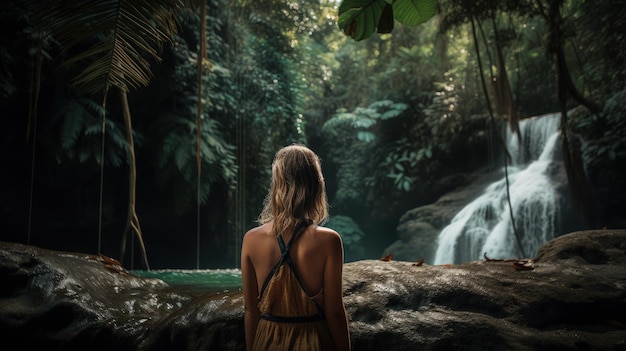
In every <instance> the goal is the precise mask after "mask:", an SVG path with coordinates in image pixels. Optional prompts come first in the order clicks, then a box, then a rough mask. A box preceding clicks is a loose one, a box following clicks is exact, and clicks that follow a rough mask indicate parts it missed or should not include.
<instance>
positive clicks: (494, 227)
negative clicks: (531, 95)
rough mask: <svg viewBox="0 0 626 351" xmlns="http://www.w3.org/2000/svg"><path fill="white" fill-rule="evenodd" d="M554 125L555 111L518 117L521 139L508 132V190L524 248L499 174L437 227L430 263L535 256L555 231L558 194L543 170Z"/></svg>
mask: <svg viewBox="0 0 626 351" xmlns="http://www.w3.org/2000/svg"><path fill="white" fill-rule="evenodd" d="M558 125H559V115H558V114H548V115H543V116H539V117H535V118H532V119H525V120H522V121H520V133H521V143H520V142H518V138H517V136H516V135H514V134H511V133H510V132H509V133H508V135H507V143H508V145H507V148H508V150H509V152H510V154H511V157H512V160H513V161H512V162H513V165H511V166H509V168H508V175H509V176H508V178H509V193H510V198H511V206H512V208H513V217H514V219H515V227H516V229H517V237H518V238H519V241H520V244H521V246H522V249H520V245H519V244H518V238H516V236H515V233H514V231H513V225H512V223H511V215H510V210H509V202H508V198H507V189H506V178H503V179H501V180H499V181H496V182H494V183H492V184H491V185H489V186H488V187H487V189H486V190H485V192H484V194H483V195H481V196H480V197H479V198H477V199H476V200H474V201H472V202H471V203H470V204H468V205H467V206H465V207H464V208H463V209H462V210H461V211H460V212H459V213H458V214H457V215H456V216H455V217H454V218H453V219H452V221H451V223H450V224H449V225H448V226H447V227H445V228H444V229H443V230H442V231H441V233H440V234H439V237H438V242H437V251H436V254H435V260H434V264H445V263H452V264H457V263H463V262H468V261H474V260H478V259H481V258H482V257H483V254H486V255H487V256H488V257H490V258H522V257H526V258H528V257H533V256H534V255H535V254H536V252H537V250H538V249H539V247H540V246H541V245H543V244H545V243H546V242H547V241H549V240H551V239H553V238H554V237H555V233H556V230H557V228H556V227H557V224H558V221H559V200H558V194H557V192H556V190H555V189H554V187H553V185H552V183H551V182H550V179H549V178H548V176H547V175H546V170H547V169H548V166H550V164H551V163H552V162H553V161H554V156H555V148H556V145H557V140H558V139H559V132H558ZM507 130H508V128H507Z"/></svg>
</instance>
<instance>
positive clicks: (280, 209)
mask: <svg viewBox="0 0 626 351" xmlns="http://www.w3.org/2000/svg"><path fill="white" fill-rule="evenodd" d="M327 218H328V199H327V198H326V189H325V183H324V176H323V175H322V166H321V162H320V159H319V157H318V156H317V155H316V154H315V153H314V152H313V151H312V150H310V149H309V148H307V147H306V146H304V145H302V144H293V145H289V146H286V147H283V148H281V149H280V150H278V152H276V155H275V156H274V162H272V185H271V187H270V191H269V193H268V194H267V197H266V198H265V201H264V206H263V211H261V214H260V215H259V219H258V222H259V223H261V224H264V223H267V222H270V221H272V220H273V221H274V225H273V232H274V234H275V235H277V236H278V235H280V234H282V233H285V232H287V231H289V230H294V229H295V228H296V226H297V225H298V224H300V223H302V222H303V221H311V222H313V223H315V224H322V223H324V222H325V221H326V219H327Z"/></svg>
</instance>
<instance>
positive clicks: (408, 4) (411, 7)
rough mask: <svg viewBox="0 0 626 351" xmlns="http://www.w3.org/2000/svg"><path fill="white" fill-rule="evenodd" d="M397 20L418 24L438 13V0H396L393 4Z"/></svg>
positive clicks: (406, 23)
mask: <svg viewBox="0 0 626 351" xmlns="http://www.w3.org/2000/svg"><path fill="white" fill-rule="evenodd" d="M392 6H393V13H394V17H395V19H396V21H398V22H400V23H402V24H404V25H406V26H417V25H418V24H421V23H424V22H426V21H428V20H429V19H430V18H431V17H433V16H434V15H435V14H436V13H437V0H395V1H394V2H393V4H392Z"/></svg>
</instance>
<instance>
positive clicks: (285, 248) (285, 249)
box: [259, 219, 313, 299]
mask: <svg viewBox="0 0 626 351" xmlns="http://www.w3.org/2000/svg"><path fill="white" fill-rule="evenodd" d="M311 223H313V221H311V220H310V219H307V220H304V221H302V222H301V223H300V224H299V225H298V227H296V230H295V232H294V233H293V236H292V237H291V240H289V243H288V244H287V245H285V240H284V239H283V236H282V235H279V236H278V246H280V252H281V255H280V258H279V259H278V262H276V264H274V267H272V270H271V271H270V273H269V274H268V275H267V277H265V281H263V286H262V287H261V290H260V291H259V299H261V296H263V292H265V288H267V285H268V284H269V282H270V280H271V279H272V277H273V276H274V274H276V271H277V270H278V267H280V265H281V264H282V263H283V262H284V261H285V260H286V259H287V262H291V257H290V256H289V248H290V247H291V244H293V243H294V242H295V240H296V238H297V237H298V236H299V235H300V233H302V232H304V229H306V227H308V226H309V225H310V224H311ZM289 266H290V267H291V269H292V270H293V272H294V275H295V276H296V279H297V280H298V283H300V278H299V277H298V275H297V274H296V271H295V270H294V268H293V263H289ZM300 285H302V284H300Z"/></svg>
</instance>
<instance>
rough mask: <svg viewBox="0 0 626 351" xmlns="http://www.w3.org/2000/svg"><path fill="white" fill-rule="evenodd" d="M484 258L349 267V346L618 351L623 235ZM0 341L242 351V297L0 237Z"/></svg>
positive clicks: (625, 330) (624, 295) (583, 237)
mask: <svg viewBox="0 0 626 351" xmlns="http://www.w3.org/2000/svg"><path fill="white" fill-rule="evenodd" d="M491 259H502V260H500V261H496V260H494V261H487V260H478V261H473V262H468V263H464V264H458V265H437V266H431V265H428V264H422V265H414V262H410V261H397V260H392V261H388V262H385V261H379V260H363V261H356V262H351V263H347V264H346V265H345V276H344V288H345V302H346V308H347V310H348V314H349V319H350V331H351V337H352V343H353V349H354V350H598V351H599V350H626V317H625V316H624V314H623V312H622V311H624V310H626V309H625V308H626V269H624V268H625V267H626V230H602V231H585V232H574V233H570V234H567V235H563V236H560V237H558V238H556V239H554V240H552V241H550V242H548V243H547V244H546V245H544V246H543V247H542V248H541V249H540V250H539V252H538V254H537V256H536V257H535V258H533V260H532V261H533V262H532V263H533V264H534V269H532V270H517V269H515V268H514V267H513V262H511V261H508V260H504V259H505V258H491ZM0 336H1V337H2V340H3V343H4V344H5V345H20V348H24V349H29V348H42V347H45V348H46V349H52V350H78V349H81V350H83V349H89V350H90V351H93V350H244V332H243V300H242V294H241V291H239V290H235V291H224V292H218V293H206V294H194V293H191V292H189V291H186V290H184V289H180V288H175V287H170V286H168V285H167V284H165V283H164V282H162V281H161V280H158V279H147V278H140V277H137V276H134V275H132V274H130V273H128V272H127V271H126V270H124V269H123V268H122V267H119V266H118V265H116V264H115V262H111V261H109V260H108V259H106V258H103V257H98V256H96V257H94V256H89V255H86V254H80V253H67V252H58V251H50V250H45V249H40V248H36V247H32V246H25V245H20V244H15V243H6V242H0Z"/></svg>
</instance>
